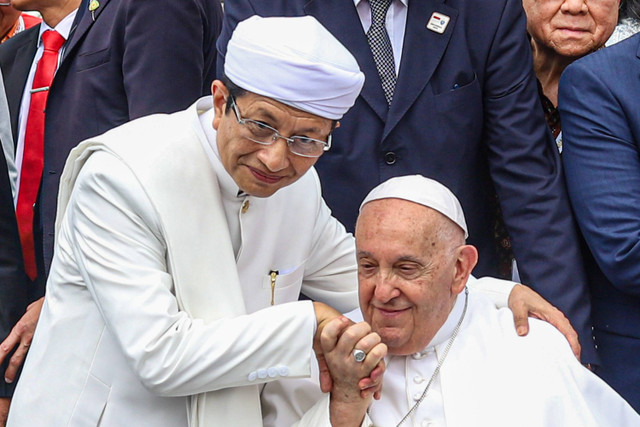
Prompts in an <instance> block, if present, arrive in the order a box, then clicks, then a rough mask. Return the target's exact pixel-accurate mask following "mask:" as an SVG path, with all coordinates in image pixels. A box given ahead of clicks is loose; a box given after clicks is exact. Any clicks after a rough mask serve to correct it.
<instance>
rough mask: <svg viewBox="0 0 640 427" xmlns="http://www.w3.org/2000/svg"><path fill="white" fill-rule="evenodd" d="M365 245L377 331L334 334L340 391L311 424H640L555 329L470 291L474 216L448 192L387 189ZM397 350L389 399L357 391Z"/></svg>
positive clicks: (329, 329)
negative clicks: (521, 331)
mask: <svg viewBox="0 0 640 427" xmlns="http://www.w3.org/2000/svg"><path fill="white" fill-rule="evenodd" d="M355 236H356V251H357V259H358V280H359V286H360V288H359V293H360V310H361V314H362V317H364V320H365V322H362V323H358V324H356V325H354V326H349V323H348V321H347V320H346V319H345V318H342V319H340V318H338V319H334V320H333V321H331V322H329V323H328V324H327V325H326V326H325V328H324V330H323V331H322V335H321V343H322V347H323V349H324V351H325V357H326V358H327V362H328V365H329V369H330V370H331V374H332V376H333V378H334V389H333V391H332V392H331V394H330V395H327V396H325V397H324V398H323V399H321V400H320V401H319V402H318V404H317V405H316V406H315V407H314V408H312V409H311V410H310V411H309V412H308V413H307V414H306V415H305V418H304V423H306V424H309V425H315V426H324V425H327V426H328V425H333V426H344V427H346V426H360V425H362V426H371V425H376V426H400V425H406V426H460V427H463V426H464V427H467V426H505V427H506V426H516V425H517V426H538V427H539V426H581V427H585V426H593V427H596V426H600V427H601V426H612V427H613V426H615V427H622V426H629V427H631V426H638V425H640V416H638V414H637V413H635V412H634V410H633V409H632V408H631V406H630V405H629V404H628V403H627V402H626V401H624V400H623V399H622V398H621V397H620V396H619V395H618V394H617V393H616V392H615V391H614V390H613V389H612V388H610V387H609V386H608V385H607V384H606V383H605V382H603V381H602V380H601V379H599V378H598V377H597V376H595V375H594V374H592V373H591V372H590V371H589V370H588V369H586V368H585V367H583V366H582V365H581V364H580V363H579V361H578V360H577V359H576V358H575V356H574V355H573V354H572V352H571V349H570V347H569V345H568V344H567V342H566V340H565V339H564V338H563V336H562V335H561V334H560V333H559V332H558V331H557V330H555V329H554V328H553V327H552V326H550V325H549V324H547V323H544V322H542V321H539V320H532V321H531V325H530V331H529V334H528V335H527V336H526V337H518V336H517V335H516V333H515V331H514V328H513V324H512V313H511V312H510V311H509V310H508V309H506V308H504V309H497V308H496V307H495V306H494V304H493V303H492V302H491V301H489V300H488V299H487V298H486V297H484V296H483V295H480V294H478V293H476V292H473V291H472V292H469V290H468V288H467V286H468V285H470V284H472V283H473V282H474V281H475V279H474V278H473V277H472V276H470V272H471V270H472V269H473V267H474V265H475V263H476V261H477V259H478V253H477V250H476V248H475V247H473V246H471V245H467V244H465V239H466V237H468V236H467V226H466V222H465V218H464V215H463V212H462V208H461V207H460V204H459V202H458V200H457V199H456V197H455V196H454V195H453V193H451V192H450V191H449V190H448V189H447V188H446V187H444V186H443V185H442V184H440V183H438V182H436V181H433V180H431V179H427V178H424V177H422V176H419V175H414V176H405V177H398V178H393V179H390V180H388V181H387V182H385V183H383V184H381V185H379V186H378V187H376V188H375V189H373V190H372V191H371V193H369V195H368V196H367V197H366V199H365V200H364V202H363V203H362V205H361V210H360V216H359V217H358V222H357V226H356V232H355ZM358 314H360V313H358ZM362 317H361V318H362ZM371 331H373V333H372V332H371ZM387 349H388V356H387V358H386V362H387V367H386V372H385V374H384V379H383V387H382V393H381V399H380V400H377V401H373V403H371V399H370V397H369V396H368V395H365V398H363V397H361V390H360V389H359V388H358V386H357V384H358V381H359V380H360V378H362V377H363V376H364V375H366V374H367V372H368V371H369V370H370V369H373V367H374V366H375V361H376V360H377V359H378V358H379V357H380V354H384V353H385V350H387ZM330 422H331V423H330Z"/></svg>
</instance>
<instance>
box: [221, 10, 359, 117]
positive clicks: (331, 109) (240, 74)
mask: <svg viewBox="0 0 640 427" xmlns="http://www.w3.org/2000/svg"><path fill="white" fill-rule="evenodd" d="M224 72H225V74H226V76H227V77H228V78H229V79H230V80H231V81H232V82H233V83H235V84H236V85H238V86H240V87H241V88H243V89H246V90H248V91H250V92H253V93H256V94H258V95H262V96H266V97H269V98H272V99H275V100H276V101H279V102H282V103H283V104H287V105H290V106H292V107H294V108H298V109H300V110H302V111H306V112H308V113H311V114H315V115H317V116H320V117H324V118H327V119H332V120H339V119H340V118H341V117H342V116H343V115H344V113H346V112H347V110H348V109H349V108H351V106H352V105H353V103H354V102H355V100H356V98H357V96H358V94H359V93H360V90H361V89H362V85H363V84H364V74H363V73H362V72H361V71H360V68H359V67H358V63H357V62H356V60H355V58H354V57H353V55H351V53H349V51H348V50H347V49H346V48H345V47H344V46H342V44H340V42H339V41H338V40H336V38H335V37H333V35H331V33H329V31H327V30H326V29H325V28H324V27H323V26H322V25H320V23H319V22H318V21H317V20H316V19H315V18H314V17H312V16H302V17H293V18H281V17H271V18H261V17H259V16H252V17H251V18H248V19H246V20H244V21H242V22H240V23H239V24H238V26H237V27H236V29H235V31H234V32H233V34H232V36H231V40H229V46H228V47H227V55H226V59H225V64H224Z"/></svg>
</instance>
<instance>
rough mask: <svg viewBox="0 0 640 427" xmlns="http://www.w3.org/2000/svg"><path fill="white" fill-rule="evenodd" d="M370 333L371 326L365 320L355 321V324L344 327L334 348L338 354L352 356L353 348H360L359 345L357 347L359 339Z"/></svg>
mask: <svg viewBox="0 0 640 427" xmlns="http://www.w3.org/2000/svg"><path fill="white" fill-rule="evenodd" d="M370 333H371V326H369V324H368V323H366V322H360V323H356V324H355V325H351V326H349V327H348V328H346V329H345V330H344V332H343V333H342V335H341V336H340V340H339V341H338V344H337V345H336V347H335V350H336V351H337V352H338V353H339V354H342V355H343V357H352V354H353V350H354V349H355V348H357V349H359V350H361V349H360V348H359V347H357V343H358V341H360V340H361V339H362V338H364V337H366V336H367V335H368V334H370ZM365 352H366V351H365Z"/></svg>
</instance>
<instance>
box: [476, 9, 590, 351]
mask: <svg viewBox="0 0 640 427" xmlns="http://www.w3.org/2000/svg"><path fill="white" fill-rule="evenodd" d="M524 21H525V16H524V14H523V12H522V8H521V4H520V2H513V1H507V2H505V8H504V11H503V13H502V18H501V20H500V24H499V26H498V27H497V30H496V33H495V35H494V37H493V45H492V47H491V50H490V52H489V58H488V61H487V64H488V65H487V71H486V73H485V93H484V114H485V122H484V123H485V126H484V132H485V135H484V139H485V141H487V149H488V158H489V167H490V172H491V176H492V180H493V183H494V185H495V188H496V192H497V194H498V196H499V199H500V205H501V207H502V211H503V214H504V219H505V223H506V226H507V230H508V231H509V235H510V236H511V238H512V245H513V250H514V254H515V257H516V260H517V261H518V269H519V272H520V277H521V279H522V282H523V283H525V284H527V285H530V286H531V287H532V288H534V289H535V290H536V291H538V292H539V293H540V294H541V295H542V296H543V297H544V298H546V299H547V300H548V301H551V302H552V303H553V304H554V305H555V306H557V307H558V308H559V309H560V310H561V311H563V313H564V314H565V315H566V316H567V317H568V318H569V319H570V320H571V322H572V324H573V326H574V328H575V329H576V331H577V332H578V334H579V335H580V337H581V340H582V342H581V343H582V346H583V362H585V363H587V362H588V363H595V362H596V361H597V359H596V355H595V349H594V347H593V343H592V342H591V336H592V334H591V318H590V316H591V314H590V312H591V309H590V298H589V288H588V284H587V280H586V275H585V271H584V265H583V261H582V256H581V253H580V244H579V238H578V234H577V227H576V224H575V221H574V219H573V215H572V212H571V208H570V205H569V199H568V195H567V191H566V187H565V182H564V176H563V170H562V167H561V164H560V158H559V155H558V151H557V148H556V146H555V142H554V141H553V137H552V136H551V133H550V132H549V130H548V128H547V126H541V123H544V117H543V112H542V109H541V108H540V103H539V98H538V95H537V84H536V79H535V75H534V74H533V73H532V72H531V70H532V60H531V55H530V53H529V52H530V50H529V49H530V45H529V41H528V38H527V37H526V34H525V33H524V32H523V31H518V30H517V29H518V28H524V27H525V25H524V24H525V23H524ZM505 82H510V83H509V85H508V86H505V84H506V83H505ZM471 214H472V213H471Z"/></svg>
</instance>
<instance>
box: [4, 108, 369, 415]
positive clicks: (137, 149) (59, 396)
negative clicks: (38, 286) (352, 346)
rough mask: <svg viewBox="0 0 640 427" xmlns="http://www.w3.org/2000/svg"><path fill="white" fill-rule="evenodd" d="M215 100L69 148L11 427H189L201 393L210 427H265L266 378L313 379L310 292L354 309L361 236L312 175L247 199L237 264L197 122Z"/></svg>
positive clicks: (241, 219) (213, 170)
mask: <svg viewBox="0 0 640 427" xmlns="http://www.w3.org/2000/svg"><path fill="white" fill-rule="evenodd" d="M211 106H212V101H211V98H210V97H207V98H203V99H201V100H200V101H198V103H196V104H194V105H193V106H192V107H190V108H189V109H188V110H185V111H183V112H179V113H176V114H172V115H154V116H149V117H146V118H142V119H139V120H136V121H133V122H131V123H129V124H126V125H124V126H121V127H119V128H116V129H114V130H112V131H109V132H108V133H106V134H104V135H102V136H99V137H96V138H93V139H91V140H90V141H87V142H85V143H83V145H82V146H80V147H78V148H77V149H75V150H74V151H73V152H72V154H71V156H70V158H69V161H68V162H67V165H66V167H65V173H64V175H63V180H62V184H61V191H60V203H59V212H58V227H57V236H56V241H57V246H56V251H55V255H54V259H53V263H52V268H51V274H50V276H49V281H48V283H47V297H46V298H45V304H44V307H43V310H42V314H41V317H40V320H39V323H38V327H37V329H36V334H35V338H34V341H33V344H32V346H31V349H30V351H29V355H28V357H27V360H26V363H25V366H24V371H23V373H22V377H21V379H20V382H19V384H18V387H17V390H16V393H15V395H14V398H13V402H12V407H11V411H10V414H9V424H8V425H9V426H25V427H27V426H28V427H32V426H61V425H69V426H77V425H80V426H96V425H101V426H117V427H120V426H127V425H135V426H154V427H157V426H160V427H162V426H166V427H179V426H186V425H187V424H188V416H189V414H188V412H189V410H193V408H194V407H193V406H191V405H192V400H191V399H190V396H191V395H196V394H200V393H206V395H207V396H208V395H210V396H211V397H212V399H210V400H207V401H206V405H200V406H199V408H200V409H202V410H203V412H208V413H209V415H212V416H213V418H214V419H213V420H211V417H205V418H203V420H204V419H206V418H208V419H209V421H211V423H210V424H207V425H238V426H241V425H249V426H254V425H259V424H260V421H261V413H260V404H259V388H260V387H259V385H260V384H263V383H266V382H269V381H275V380H277V379H279V378H284V377H304V376H308V375H309V374H310V361H311V360H312V358H314V356H313V354H312V351H311V342H312V339H313V335H314V331H315V325H316V321H315V315H314V311H313V308H312V305H311V303H310V302H308V301H304V302H298V301H297V299H298V295H299V293H300V290H301V289H302V290H303V291H304V292H305V293H307V294H308V295H309V296H312V297H314V298H316V299H318V300H321V301H325V302H327V303H328V304H331V305H333V306H335V307H338V308H340V309H341V310H346V309H349V308H351V309H352V308H355V307H356V306H357V293H356V275H355V271H356V267H355V257H354V253H353V251H354V246H353V238H352V236H351V235H350V234H348V233H346V231H345V230H344V227H342V226H341V225H340V224H339V223H338V222H337V221H336V220H335V219H334V218H332V217H331V215H330V212H329V209H328V208H327V206H326V205H325V204H324V202H323V201H322V199H321V196H320V184H319V181H318V178H317V175H316V173H315V171H314V170H313V169H311V170H310V171H309V172H308V173H307V174H305V175H304V176H303V177H301V178H300V180H298V181H297V182H296V183H294V184H292V185H290V186H288V187H286V188H284V189H281V190H280V191H278V192H277V193H276V194H274V195H273V196H272V197H269V198H263V199H258V198H254V197H249V196H246V201H248V202H249V207H248V209H247V210H246V211H244V212H243V211H242V210H241V211H237V212H236V215H238V216H239V220H237V221H236V223H238V224H239V226H240V230H239V234H240V239H241V241H240V246H239V248H238V254H237V257H235V259H234V251H233V249H232V244H231V238H230V235H229V230H228V229H227V219H226V218H225V212H224V208H223V206H222V198H223V197H224V195H225V189H224V188H223V189H222V190H221V188H220V186H219V185H218V178H221V179H222V178H224V179H227V178H228V177H219V176H217V175H216V168H214V167H212V163H211V159H210V158H209V156H207V154H206V153H207V150H208V148H209V147H210V141H208V140H207V137H206V135H205V132H204V131H203V127H202V125H201V123H200V115H201V114H204V113H206V112H207V111H208V110H210V109H211ZM218 170H219V169H218ZM71 189H73V192H71ZM221 191H222V193H221ZM243 201H244V200H243ZM67 203H68V205H67ZM65 206H66V207H67V209H66V210H65ZM271 270H278V271H279V272H281V273H280V274H279V275H278V277H277V278H276V287H275V289H274V290H273V293H272V288H271V285H270V276H269V272H270V271H271ZM272 295H273V296H274V297H275V304H276V305H275V306H274V307H270V303H271V300H272ZM285 303H288V304H285ZM189 313H201V315H200V314H198V315H190V314H189ZM203 406H204V407H203ZM200 409H199V410H200ZM191 415H193V412H192V413H191Z"/></svg>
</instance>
